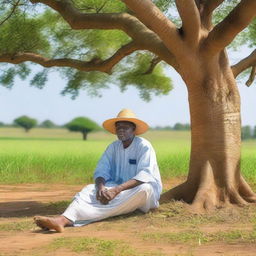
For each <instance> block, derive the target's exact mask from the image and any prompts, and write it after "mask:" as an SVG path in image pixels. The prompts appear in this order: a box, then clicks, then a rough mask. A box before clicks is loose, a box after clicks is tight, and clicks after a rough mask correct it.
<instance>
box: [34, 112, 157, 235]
mask: <svg viewBox="0 0 256 256" xmlns="http://www.w3.org/2000/svg"><path fill="white" fill-rule="evenodd" d="M103 127H104V128H105V129H106V130H107V131H109V132H111V133H113V134H116V135H117V137H118V140H117V141H115V142H113V143H112V144H110V145H109V146H108V148H107V149H106V151H105V152H104V154H103V155H102V157H101V159H100V160H99V162H98V165H97V167H96V170H95V173H94V179H95V184H91V185H88V186H86V187H85V188H84V189H82V191H80V192H79V193H77V194H76V195H75V197H74V199H73V201H72V203H71V204H70V205H69V206H68V208H67V209H66V211H65V212H64V213H63V214H62V215H60V216H57V217H54V218H49V217H43V216H36V217H34V221H35V223H36V224H37V225H38V226H39V227H41V228H43V229H54V230H56V231H57V232H63V231H64V227H65V226H81V225H85V224H88V223H91V222H95V221H99V220H102V219H105V218H108V217H111V216H116V215H121V214H125V213H129V212H132V211H134V210H136V209H140V210H141V211H143V212H148V211H149V210H150V209H152V208H156V207H158V205H159V203H158V200H159V197H160V193H161V191H162V183H161V178H160V173H159V169H158V165H157V161H156V155H155V152H154V149H153V147H152V146H151V144H150V143H149V142H148V141H147V140H145V139H143V138H141V137H137V136H135V135H139V134H142V133H144V132H146V131H147V130H148V125H147V124H146V123H145V122H143V121H142V120H139V119H137V118H136V116H135V114H134V113H133V112H132V111H131V110H128V109H123V110H122V111H121V112H120V113H119V114H118V115H117V117H116V118H112V119H109V120H106V121H105V122H104V123H103Z"/></svg>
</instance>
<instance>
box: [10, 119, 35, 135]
mask: <svg viewBox="0 0 256 256" xmlns="http://www.w3.org/2000/svg"><path fill="white" fill-rule="evenodd" d="M14 123H15V124H17V125H18V126H21V127H23V128H24V129H25V131H26V132H28V131H29V130H30V129H31V128H33V127H35V126H36V125H37V121H36V119H33V118H30V117H28V116H20V117H18V118H16V119H15V120H14Z"/></svg>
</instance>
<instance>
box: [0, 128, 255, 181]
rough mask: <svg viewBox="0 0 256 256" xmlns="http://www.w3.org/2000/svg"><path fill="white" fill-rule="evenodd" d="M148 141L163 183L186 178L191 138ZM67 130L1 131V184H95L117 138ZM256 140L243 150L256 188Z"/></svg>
mask: <svg viewBox="0 0 256 256" xmlns="http://www.w3.org/2000/svg"><path fill="white" fill-rule="evenodd" d="M144 137H145V138H146V139H148V140H150V141H151V143H152V144H153V146H154V148H155V150H156V154H157V158H158V164H159V167H160V171H161V174H162V178H163V179H167V178H171V177H177V176H186V174H187V170H188V162H189V151H190V133H189V132H183V131H180V132H174V131H149V132H148V133H146V134H145V135H144ZM81 138H82V136H81V134H79V133H72V132H69V131H67V130H65V129H39V128H38V129H32V130H31V131H30V132H29V133H25V132H24V131H23V130H22V129H19V128H0V143H1V147H0V157H1V161H0V175H1V179H0V183H2V184H14V183H16V184H18V183H68V184H84V183H89V182H92V174H93V170H94V168H95V166H96V164H97V161H98V159H99V158H100V156H101V154H102V153H103V152H104V150H105V148H106V147H107V145H108V144H109V143H111V141H113V140H115V136H113V135H110V134H108V133H105V132H97V133H92V134H89V135H88V141H82V139H81ZM255 166H256V141H247V142H244V143H243V147H242V172H243V174H244V176H245V177H246V178H247V179H249V181H250V182H251V183H256V177H255V176H256V175H255V173H256V170H255Z"/></svg>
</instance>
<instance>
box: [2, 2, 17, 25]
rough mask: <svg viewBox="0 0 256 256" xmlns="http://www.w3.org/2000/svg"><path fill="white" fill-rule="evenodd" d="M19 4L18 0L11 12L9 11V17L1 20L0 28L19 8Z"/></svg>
mask: <svg viewBox="0 0 256 256" xmlns="http://www.w3.org/2000/svg"><path fill="white" fill-rule="evenodd" d="M19 4H20V0H18V1H17V2H16V3H15V4H14V5H13V7H12V10H11V12H10V13H9V15H7V17H6V18H5V19H4V20H2V21H1V22H0V26H1V25H3V24H4V23H5V22H6V21H7V20H8V19H10V18H11V16H12V15H13V13H14V12H15V10H16V8H17V7H18V6H19Z"/></svg>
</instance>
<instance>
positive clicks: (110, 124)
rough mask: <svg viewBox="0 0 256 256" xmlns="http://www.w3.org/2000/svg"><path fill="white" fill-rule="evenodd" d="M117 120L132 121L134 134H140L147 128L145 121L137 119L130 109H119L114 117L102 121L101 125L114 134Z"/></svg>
mask: <svg viewBox="0 0 256 256" xmlns="http://www.w3.org/2000/svg"><path fill="white" fill-rule="evenodd" d="M118 121H128V122H132V123H134V124H135V125H136V129H135V134H136V135H139V134H142V133H144V132H146V131H147V130H148V125H147V124H146V123H145V122H143V121H141V120H139V119H137V118H136V116H135V114H134V113H133V112H132V111H131V110H130V109H123V110H121V111H120V112H119V113H118V115H117V117H116V118H111V119H108V120H106V121H105V122H104V123H103V127H104V128H105V129H106V130H107V131H109V132H111V133H113V134H116V126H115V123H116V122H118Z"/></svg>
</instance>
